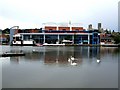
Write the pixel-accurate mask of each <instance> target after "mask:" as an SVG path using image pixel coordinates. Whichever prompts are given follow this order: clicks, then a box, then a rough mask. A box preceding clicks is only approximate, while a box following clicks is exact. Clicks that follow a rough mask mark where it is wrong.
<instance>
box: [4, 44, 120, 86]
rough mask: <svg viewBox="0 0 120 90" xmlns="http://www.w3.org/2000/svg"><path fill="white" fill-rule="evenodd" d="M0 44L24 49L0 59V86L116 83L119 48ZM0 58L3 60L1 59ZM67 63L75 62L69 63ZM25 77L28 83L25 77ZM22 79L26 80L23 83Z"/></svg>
mask: <svg viewBox="0 0 120 90" xmlns="http://www.w3.org/2000/svg"><path fill="white" fill-rule="evenodd" d="M3 48H5V49H4V50H3V52H24V53H25V54H26V55H25V56H22V57H10V58H9V60H8V59H7V63H8V64H4V63H3V87H8V88H10V87H11V88H14V87H18V88H20V87H23V88H25V87H29V88H87V87H88V88H93V87H95V88H117V87H118V54H120V48H115V47H111V48H110V47H78V46H76V47H65V46H63V47H9V46H4V47H3ZM71 57H73V58H74V59H71ZM70 59H71V60H70ZM97 60H100V61H101V63H97ZM3 62H5V61H4V60H3ZM16 65H17V66H16ZM71 65H75V66H74V67H71ZM50 71H51V72H50ZM26 72H27V73H28V74H27V75H26ZM41 72H42V73H41ZM11 75H12V76H11ZM15 75H17V76H15ZM96 75H97V76H98V77H99V78H97V76H96ZM39 76H41V77H39ZM53 76H54V77H53ZM8 77H9V78H8ZM26 77H27V80H28V81H29V83H27V82H26V81H25V79H26ZM15 79H17V80H18V81H16V80H15ZM8 80H9V81H8ZM23 83H27V84H26V85H24V84H23ZM66 83H67V84H66ZM103 83H106V84H103Z"/></svg>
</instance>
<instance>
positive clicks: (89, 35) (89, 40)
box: [88, 33, 90, 44]
mask: <svg viewBox="0 0 120 90" xmlns="http://www.w3.org/2000/svg"><path fill="white" fill-rule="evenodd" d="M88 44H90V35H89V33H88Z"/></svg>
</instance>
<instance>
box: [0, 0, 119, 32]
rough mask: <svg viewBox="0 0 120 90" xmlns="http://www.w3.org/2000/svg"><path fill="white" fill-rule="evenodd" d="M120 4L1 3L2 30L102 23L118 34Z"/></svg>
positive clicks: (100, 0)
mask: <svg viewBox="0 0 120 90" xmlns="http://www.w3.org/2000/svg"><path fill="white" fill-rule="evenodd" d="M118 1H119V0H0V29H5V28H10V27H12V26H15V25H17V26H20V28H40V27H41V25H42V23H46V22H55V23H61V22H68V23H69V21H71V23H80V25H81V26H83V27H84V28H87V26H88V24H93V27H94V28H97V23H102V27H103V28H109V29H112V30H115V31H117V30H118Z"/></svg>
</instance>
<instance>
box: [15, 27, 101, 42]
mask: <svg viewBox="0 0 120 90" xmlns="http://www.w3.org/2000/svg"><path fill="white" fill-rule="evenodd" d="M29 40H34V41H35V43H39V44H45V43H47V44H63V43H65V44H100V33H98V30H85V29H84V28H83V27H80V26H72V25H69V26H50V25H47V26H44V28H40V29H16V30H15V35H14V38H13V41H14V42H15V41H29ZM19 44H20V43H19Z"/></svg>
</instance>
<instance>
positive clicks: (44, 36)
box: [43, 34, 45, 44]
mask: <svg viewBox="0 0 120 90" xmlns="http://www.w3.org/2000/svg"><path fill="white" fill-rule="evenodd" d="M44 43H45V34H44V40H43V44H44Z"/></svg>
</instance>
